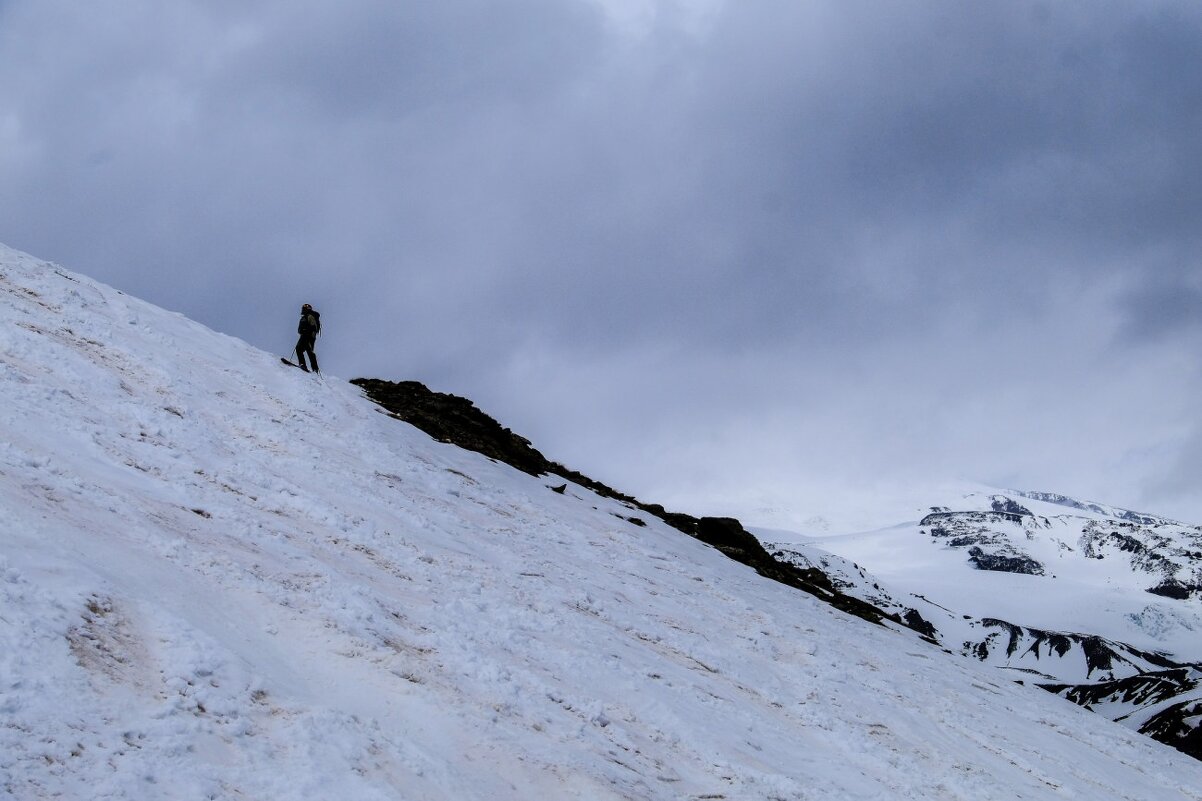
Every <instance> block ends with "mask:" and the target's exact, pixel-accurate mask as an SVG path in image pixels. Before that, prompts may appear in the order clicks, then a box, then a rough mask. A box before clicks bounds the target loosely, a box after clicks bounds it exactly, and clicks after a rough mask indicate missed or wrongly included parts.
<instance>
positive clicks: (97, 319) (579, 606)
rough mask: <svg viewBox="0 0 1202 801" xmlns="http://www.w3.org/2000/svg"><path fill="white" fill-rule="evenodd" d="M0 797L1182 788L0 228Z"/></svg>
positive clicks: (945, 661) (1183, 761) (983, 687)
mask: <svg viewBox="0 0 1202 801" xmlns="http://www.w3.org/2000/svg"><path fill="white" fill-rule="evenodd" d="M0 318H2V319H0V338H2V339H3V348H2V349H0V382H2V383H3V386H4V402H3V404H0V426H2V427H3V431H4V437H3V440H2V441H0V796H4V797H9V798H14V799H20V800H21V801H25V799H43V798H45V799H49V798H72V799H74V798H79V799H83V798H87V799H177V798H178V799H184V798H187V799H305V800H306V801H309V800H310V799H320V798H354V799H364V800H370V799H390V800H391V799H415V800H418V799H420V800H422V801H426V800H429V799H456V800H458V799H530V798H547V799H572V798H576V799H702V798H705V799H973V800H974V801H979V800H980V799H1019V798H1025V799H1043V798H1049V799H1051V798H1055V799H1073V798H1076V799H1097V798H1107V799H1158V801H1164V800H1165V799H1202V791H1199V789H1198V788H1202V767H1200V766H1199V765H1198V763H1196V762H1194V761H1193V760H1191V759H1189V758H1188V757H1185V756H1183V755H1181V754H1178V753H1176V752H1174V751H1172V750H1170V749H1168V748H1165V747H1163V746H1160V745H1158V744H1157V743H1155V742H1152V741H1150V740H1149V739H1147V738H1144V737H1141V736H1138V735H1135V734H1133V733H1131V732H1128V731H1126V730H1124V729H1123V728H1121V727H1120V726H1117V725H1112V724H1110V723H1107V722H1105V721H1103V720H1101V719H1100V718H1098V717H1097V716H1094V715H1092V714H1090V713H1089V712H1086V711H1084V710H1080V709H1078V708H1076V707H1075V706H1073V705H1072V704H1070V703H1068V702H1064V701H1060V700H1059V699H1056V698H1053V697H1050V696H1048V694H1046V693H1044V692H1043V691H1040V690H1034V689H1024V688H1020V687H1016V686H1012V685H1010V684H1007V683H1004V682H1002V681H999V679H998V678H997V677H996V676H995V675H993V674H991V673H989V672H987V671H984V670H981V669H979V668H977V667H976V666H974V665H972V664H970V663H967V662H965V661H962V660H958V659H954V658H951V657H949V656H948V655H946V654H945V653H943V652H942V651H940V650H939V649H937V648H934V647H931V646H928V645H926V644H924V643H921V642H918V641H915V640H914V638H913V637H911V636H910V635H908V634H905V633H899V632H895V631H891V630H888V629H885V628H881V627H877V626H872V625H869V624H866V623H863V622H862V621H859V620H856V619H853V618H849V617H847V616H844V615H842V614H841V613H838V612H836V611H834V610H832V609H830V608H829V607H826V606H824V605H822V604H821V603H819V602H817V601H816V600H815V599H813V598H811V597H810V596H807V595H804V594H802V593H799V592H796V591H794V590H791V589H789V588H787V587H783V586H781V585H778V584H775V583H772V582H769V581H766V580H763V579H761V578H759V577H757V576H756V575H754V573H753V572H752V571H750V570H749V569H747V568H745V567H743V566H742V565H738V564H736V563H734V562H731V561H729V560H728V559H726V558H725V557H723V556H722V555H720V554H719V553H718V552H717V551H715V550H713V549H711V548H709V547H708V546H705V545H703V544H701V543H699V542H697V541H694V540H692V539H690V538H688V537H686V536H684V535H682V534H680V533H679V532H676V531H675V530H673V529H670V528H668V527H667V526H665V525H664V524H662V523H660V522H659V521H658V520H654V519H652V520H649V521H648V525H647V527H646V528H640V527H636V526H634V525H632V524H630V523H628V522H626V521H625V520H622V519H620V518H619V517H618V515H624V516H628V515H629V514H631V512H630V510H629V509H627V508H625V507H624V506H622V505H621V504H619V503H617V502H614V501H610V500H605V499H601V498H598V497H596V496H594V495H592V494H591V493H589V492H588V491H586V490H584V489H582V488H579V487H577V486H575V485H569V490H568V492H567V493H565V494H564V495H557V494H554V493H551V492H549V491H548V490H547V489H546V485H547V484H550V483H560V482H558V481H555V482H552V481H551V480H550V479H538V478H534V477H531V476H527V475H525V474H522V473H519V472H517V471H515V470H512V469H510V468H508V467H506V466H504V465H498V464H494V463H492V462H490V461H489V460H488V459H486V458H484V457H482V456H478V455H475V454H471V453H467V452H464V451H461V450H459V449H457V448H454V447H451V446H447V445H442V444H438V443H436V442H434V441H432V440H431V439H430V438H428V437H427V436H425V435H424V434H422V433H420V432H419V431H417V430H416V429H413V428H411V427H410V426H408V425H405V424H402V423H399V422H397V421H396V420H393V419H391V418H389V417H388V416H386V415H384V414H382V413H380V412H379V411H378V409H377V407H375V406H374V404H372V403H370V402H369V401H367V400H366V399H364V398H363V397H362V396H361V393H360V391H359V390H358V389H357V388H356V387H354V386H352V385H350V384H347V383H345V382H342V381H340V380H338V379H335V378H332V377H329V376H323V377H321V378H317V377H314V376H311V375H306V374H304V373H301V372H299V371H296V370H291V369H288V368H287V367H285V366H283V365H281V364H280V363H279V361H278V358H277V357H276V356H273V355H270V354H265V353H262V352H260V351H257V350H255V349H253V348H251V347H250V346H248V345H246V344H245V343H243V342H240V341H238V340H235V339H233V338H230V337H226V336H222V335H220V334H216V333H213V332H211V331H209V330H208V329H205V328H204V327H203V326H200V325H198V324H195V323H193V322H190V321H188V320H186V319H185V318H183V317H181V316H179V315H177V314H173V313H169V312H166V311H163V310H161V309H157V308H155V307H153V306H150V305H148V304H145V303H142V302H140V301H137V300H135V299H133V298H129V297H128V296H125V295H122V294H120V293H118V292H116V291H115V290H112V289H110V288H108V287H104V286H102V285H99V284H96V283H94V282H92V281H90V280H88V279H86V278H84V277H82V276H77V275H73V274H71V273H68V272H67V271H65V270H62V269H61V268H57V267H55V266H53V265H49V264H46V263H44V262H41V261H38V260H36V259H33V258H31V257H28V256H25V255H24V254H19V253H17V252H15V251H11V250H8V249H4V248H0Z"/></svg>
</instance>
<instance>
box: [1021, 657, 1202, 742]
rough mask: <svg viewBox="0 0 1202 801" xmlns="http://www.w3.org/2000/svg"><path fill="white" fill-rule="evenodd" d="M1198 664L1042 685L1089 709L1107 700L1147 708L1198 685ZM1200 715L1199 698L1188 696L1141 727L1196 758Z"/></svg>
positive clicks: (1201, 733) (1201, 731) (1201, 730)
mask: <svg viewBox="0 0 1202 801" xmlns="http://www.w3.org/2000/svg"><path fill="white" fill-rule="evenodd" d="M1164 661H1167V660H1164ZM1169 664H1172V663H1169ZM1197 668H1198V666H1197V665H1174V666H1173V667H1170V668H1169V669H1167V670H1161V671H1151V672H1145V673H1140V674H1138V675H1135V676H1128V677H1126V678H1123V679H1116V680H1114V681H1103V682H1098V683H1097V684H1079V685H1071V684H1041V685H1039V686H1040V687H1042V688H1043V689H1045V690H1047V691H1049V692H1052V693H1055V694H1057V695H1061V696H1063V697H1065V698H1067V699H1068V700H1070V701H1072V702H1073V703H1075V704H1079V705H1081V706H1083V707H1085V708H1087V709H1096V708H1105V706H1106V705H1108V704H1118V705H1119V706H1120V708H1121V709H1130V708H1131V707H1135V708H1147V707H1149V706H1153V705H1156V704H1161V703H1163V702H1165V701H1168V700H1170V699H1172V698H1176V697H1177V696H1180V695H1183V694H1185V693H1191V692H1192V691H1194V690H1195V689H1197V687H1198V680H1197V679H1196V678H1194V677H1195V676H1197V675H1198V670H1197ZM1199 715H1202V702H1199V701H1198V700H1196V698H1195V699H1191V700H1185V701H1182V702H1181V703H1178V704H1172V705H1169V706H1166V707H1165V708H1164V709H1162V710H1161V711H1159V712H1157V713H1156V714H1155V715H1153V716H1152V717H1150V718H1148V720H1146V721H1145V722H1144V723H1143V725H1141V726H1140V727H1139V731H1140V733H1141V734H1146V735H1148V736H1149V737H1152V738H1153V739H1155V740H1158V741H1160V742H1162V743H1164V744H1165V745H1168V746H1172V747H1173V748H1176V749H1177V750H1178V751H1181V752H1182V753H1185V754H1188V755H1190V756H1192V757H1194V758H1195V759H1202V728H1199V727H1198V725H1197V717H1198V716H1199Z"/></svg>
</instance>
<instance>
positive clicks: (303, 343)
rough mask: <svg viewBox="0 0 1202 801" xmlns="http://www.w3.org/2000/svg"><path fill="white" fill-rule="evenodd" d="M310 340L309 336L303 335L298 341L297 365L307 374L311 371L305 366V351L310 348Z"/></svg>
mask: <svg viewBox="0 0 1202 801" xmlns="http://www.w3.org/2000/svg"><path fill="white" fill-rule="evenodd" d="M308 339H309V338H308V337H307V336H305V335H304V334H301V338H300V339H298V340H297V341H296V363H297V364H298V365H300V369H302V370H304V371H305V372H308V371H309V368H308V367H306V366H305V351H306V350H308V348H309V343H308V341H307V340H308Z"/></svg>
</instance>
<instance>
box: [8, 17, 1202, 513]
mask: <svg viewBox="0 0 1202 801" xmlns="http://www.w3.org/2000/svg"><path fill="white" fill-rule="evenodd" d="M1200 56H1202V9H1199V8H1198V7H1197V5H1196V4H1193V3H1187V2H1184V1H1183V0H1182V1H1180V2H1178V1H1170V0H1162V1H1161V2H1149V3H1140V4H1130V3H1119V2H1101V3H1089V4H1085V3H1043V2H1028V1H1027V0H1016V2H1012V3H1006V4H993V6H988V7H986V6H981V5H980V4H963V3H957V2H950V0H949V1H947V2H941V1H939V0H937V1H936V2H903V3H894V4H884V5H883V4H880V3H874V2H860V1H859V0H839V2H834V1H833V0H832V1H831V2H822V1H817V0H816V1H815V2H807V3H796V2H788V1H787V0H741V1H740V2H737V3H736V2H721V0H708V2H700V0H697V1H696V2H691V3H690V2H688V0H676V1H675V2H672V1H671V0H662V1H659V0H621V2H619V1H618V0H608V1H603V0H509V1H508V2H505V3H498V2H491V1H490V0H444V1H443V2H439V3H418V2H406V3H396V2H386V1H384V0H344V1H343V2H332V1H329V0H306V2H300V3H298V2H295V1H294V0H292V1H290V2H283V0H248V1H247V2H214V1H213V0H208V1H207V2H199V0H197V1H196V2H187V1H185V0H177V1H176V2H169V3H162V2H152V0H112V2H108V3H103V4H87V5H86V7H84V8H80V7H79V6H78V4H74V3H67V2H66V1H65V0H36V2H35V0H7V2H3V3H0V240H2V241H6V242H7V243H8V244H10V245H13V246H16V247H21V248H23V249H25V250H29V251H31V252H34V253H37V254H38V255H41V256H44V257H47V258H52V259H55V260H57V261H60V262H62V263H63V264H65V265H67V266H69V267H71V268H73V269H78V270H81V271H83V272H87V273H89V274H91V275H93V276H95V277H97V278H100V279H101V280H105V281H108V282H110V283H113V284H115V285H117V286H119V287H121V288H123V289H126V290H127V291H130V292H133V293H135V294H137V295H140V296H143V297H146V298H147V299H150V300H153V301H155V302H157V303H160V304H162V305H165V306H167V307H170V308H174V309H178V310H180V311H183V312H185V313H186V314H188V315H189V316H192V317H194V318H196V319H199V320H201V321H202V322H205V323H206V324H208V325H210V326H212V327H214V328H217V329H219V330H223V331H226V332H229V333H231V334H234V335H237V336H240V337H243V338H245V339H247V340H249V341H251V342H253V343H254V344H256V345H259V346H262V347H264V348H267V349H270V350H277V351H280V352H285V351H287V350H288V349H290V348H291V346H292V344H293V342H292V340H293V338H294V337H293V335H292V330H293V325H294V320H293V317H294V315H295V310H296V308H297V307H298V306H299V304H300V303H301V302H306V301H307V302H311V303H314V305H316V306H318V308H320V309H322V311H323V314H324V317H323V320H324V321H325V323H326V336H325V337H324V338H323V341H322V343H321V353H322V356H323V359H324V360H325V362H324V364H326V365H328V369H329V370H330V371H331V372H333V373H335V374H338V375H344V376H346V377H351V376H353V375H373V376H379V377H385V378H396V379H401V378H410V377H412V378H418V379H420V380H423V381H426V382H427V383H429V384H431V385H432V386H434V387H435V388H438V389H444V390H447V391H454V392H457V393H461V394H466V395H469V396H471V397H473V398H474V399H476V400H477V401H478V402H479V403H480V404H481V405H483V406H485V408H488V409H489V410H491V411H493V412H494V413H495V414H496V415H497V416H499V417H501V418H503V419H504V420H506V422H507V423H509V424H510V425H512V426H513V427H514V428H515V429H518V430H521V431H523V432H524V433H526V434H527V435H529V436H531V437H532V438H533V439H534V440H535V441H536V442H538V443H539V444H540V445H541V446H542V447H543V448H544V450H546V451H547V452H548V454H549V455H551V456H553V457H555V458H560V459H561V460H563V461H565V462H569V463H572V464H574V465H575V466H578V467H579V468H580V469H582V470H585V471H586V472H593V473H596V474H598V477H601V478H604V479H606V480H608V481H611V482H612V483H615V484H618V485H621V486H624V487H629V488H630V489H631V490H632V491H634V492H636V493H638V494H640V495H645V496H647V497H649V498H654V499H657V500H664V501H666V502H674V503H678V504H681V505H684V506H688V507H690V510H698V509H697V507H699V506H703V505H711V506H715V507H719V506H721V507H723V508H729V509H730V510H731V511H734V512H736V513H744V514H746V513H747V512H746V510H747V509H751V508H754V507H756V506H773V507H778V508H787V509H789V510H790V511H791V512H792V511H796V513H797V514H798V515H799V516H801V517H804V516H807V515H808V514H810V513H811V512H822V513H830V514H835V513H836V512H838V511H840V510H846V509H848V508H852V507H856V508H858V506H859V505H860V504H863V503H866V501H865V500H864V498H866V497H867V498H871V497H872V496H873V495H874V494H875V493H878V492H885V491H886V490H887V489H889V488H895V487H898V486H902V485H906V484H909V483H916V484H925V483H934V482H938V481H941V480H943V479H945V478H958V477H967V478H973V479H977V480H983V481H995V482H1007V483H1012V484H1018V485H1022V486H1024V487H1032V488H1041V489H1052V490H1057V491H1063V492H1069V493H1078V494H1082V495H1086V496H1091V497H1096V498H1097V499H1099V500H1103V501H1108V502H1112V503H1118V504H1127V505H1132V506H1138V505H1141V504H1144V505H1148V504H1151V505H1153V506H1155V507H1156V508H1157V509H1161V510H1163V511H1165V512H1168V513H1175V514H1179V515H1192V516H1193V518H1194V519H1198V520H1200V521H1202V494H1199V493H1198V492H1196V489H1197V488H1198V486H1199V482H1200V481H1202V463H1199V462H1198V460H1197V459H1194V458H1192V456H1191V454H1193V453H1194V452H1195V451H1196V448H1193V447H1192V446H1191V444H1190V443H1191V442H1193V441H1194V440H1195V439H1198V438H1202V429H1200V428H1199V426H1198V424H1197V414H1196V412H1195V411H1194V408H1193V404H1192V402H1191V400H1190V399H1191V398H1193V397H1195V396H1197V394H1198V390H1199V389H1200V387H1199V383H1200V382H1199V372H1198V369H1197V367H1196V366H1195V365H1196V363H1197V361H1198V360H1197V354H1198V351H1199V348H1200V346H1202V326H1200V325H1199V323H1200V322H1202V305H1200V303H1199V301H1202V274H1200V272H1199V270H1198V263H1197V259H1198V257H1197V254H1198V252H1199V244H1200V243H1199V237H1200V235H1202V234H1200V232H1202V227H1200V226H1199V222H1202V220H1200V212H1202V166H1200V165H1202V144H1200V142H1202V137H1199V136H1198V135H1197V130H1198V126H1199V123H1200V122H1202V72H1199V71H1198V69H1197V64H1198V63H1199V57H1200ZM924 502H926V499H925V498H916V499H915V503H916V504H922V503H924ZM704 511H709V510H704ZM714 511H720V510H719V509H714Z"/></svg>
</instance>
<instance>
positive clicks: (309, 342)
mask: <svg viewBox="0 0 1202 801" xmlns="http://www.w3.org/2000/svg"><path fill="white" fill-rule="evenodd" d="M296 333H298V334H300V339H298V340H297V341H296V363H297V364H298V365H299V366H300V369H302V370H304V371H305V372H306V373H307V372H309V368H308V367H306V366H305V354H306V353H307V354H309V364H311V365H313V372H315V373H319V372H321V371H320V370H318V369H317V354H316V353H314V352H313V345H314V344H315V343H316V342H317V335H318V334H319V333H321V315H320V314H318V313H317V312H316V311H314V310H313V307H312V306H310V305H309V304H308V303H306V304H305V305H304V306H301V316H300V324H299V325H297V327H296Z"/></svg>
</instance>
